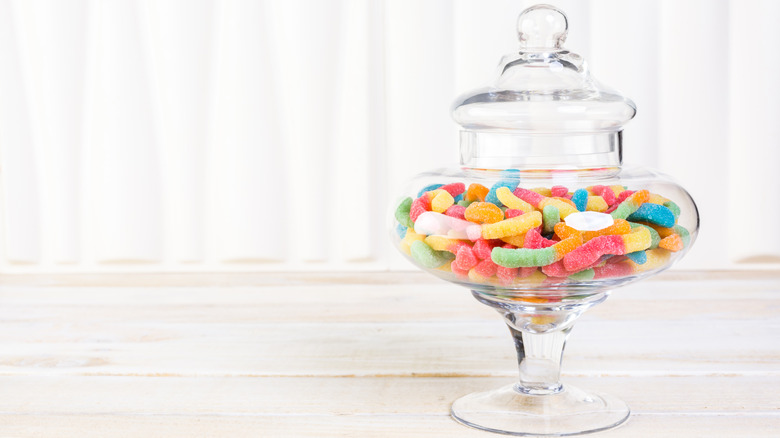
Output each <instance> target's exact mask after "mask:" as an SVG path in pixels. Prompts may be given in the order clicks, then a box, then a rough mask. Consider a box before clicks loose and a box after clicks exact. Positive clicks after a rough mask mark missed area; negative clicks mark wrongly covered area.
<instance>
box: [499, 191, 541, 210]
mask: <svg viewBox="0 0 780 438" xmlns="http://www.w3.org/2000/svg"><path fill="white" fill-rule="evenodd" d="M496 197H498V200H499V201H501V203H502V204H504V205H506V206H507V207H509V208H511V209H515V210H522V211H533V210H534V206H533V205H531V204H529V203H527V202H525V201H523V200H522V199H520V198H518V197H517V196H515V194H514V193H512V191H511V190H509V188H508V187H499V188H498V189H497V190H496Z"/></svg>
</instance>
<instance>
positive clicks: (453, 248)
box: [424, 236, 471, 254]
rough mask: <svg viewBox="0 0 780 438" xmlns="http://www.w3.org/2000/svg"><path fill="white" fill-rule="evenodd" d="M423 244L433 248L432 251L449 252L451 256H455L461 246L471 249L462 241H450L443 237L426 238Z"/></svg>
mask: <svg viewBox="0 0 780 438" xmlns="http://www.w3.org/2000/svg"><path fill="white" fill-rule="evenodd" d="M424 242H425V243H426V244H427V245H428V246H430V247H431V248H433V250H434V251H449V252H451V253H453V254H457V253H458V250H459V249H460V248H461V247H463V246H465V247H467V248H470V247H471V245H470V244H469V243H467V242H465V241H463V240H459V239H451V238H449V237H445V236H428V237H426V238H425V240H424Z"/></svg>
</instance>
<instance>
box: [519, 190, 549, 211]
mask: <svg viewBox="0 0 780 438" xmlns="http://www.w3.org/2000/svg"><path fill="white" fill-rule="evenodd" d="M512 193H513V194H514V195H515V196H517V197H518V198H520V199H522V200H523V201H525V202H527V203H529V204H531V205H532V206H533V207H534V208H538V209H540V210H541V209H542V207H539V203H540V202H542V200H544V199H546V198H547V197H546V196H542V195H540V194H538V193H536V192H534V191H531V190H527V189H524V188H521V187H518V188H516V189H515V190H514V191H513V192H512Z"/></svg>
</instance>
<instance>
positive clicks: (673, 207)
mask: <svg viewBox="0 0 780 438" xmlns="http://www.w3.org/2000/svg"><path fill="white" fill-rule="evenodd" d="M664 207H666V208H668V209H669V210H671V212H672V214H673V215H674V220H675V222H676V221H677V218H678V217H680V206H678V205H677V204H675V203H674V202H672V201H666V202H664Z"/></svg>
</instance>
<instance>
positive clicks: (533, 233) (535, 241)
mask: <svg viewBox="0 0 780 438" xmlns="http://www.w3.org/2000/svg"><path fill="white" fill-rule="evenodd" d="M553 245H555V241H554V240H549V239H545V238H544V236H542V233H541V232H540V231H539V229H538V228H532V229H530V230H528V232H527V233H525V238H524V239H523V246H522V247H523V248H528V249H539V248H549V247H551V246H553ZM516 246H518V247H519V246H520V245H516Z"/></svg>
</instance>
